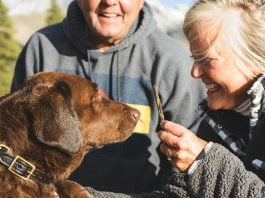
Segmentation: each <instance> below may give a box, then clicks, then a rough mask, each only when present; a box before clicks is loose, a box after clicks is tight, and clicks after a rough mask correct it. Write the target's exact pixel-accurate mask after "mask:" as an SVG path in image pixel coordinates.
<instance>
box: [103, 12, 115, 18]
mask: <svg viewBox="0 0 265 198" xmlns="http://www.w3.org/2000/svg"><path fill="white" fill-rule="evenodd" d="M103 15H104V16H105V17H117V16H118V15H117V14H114V13H104V14H103Z"/></svg>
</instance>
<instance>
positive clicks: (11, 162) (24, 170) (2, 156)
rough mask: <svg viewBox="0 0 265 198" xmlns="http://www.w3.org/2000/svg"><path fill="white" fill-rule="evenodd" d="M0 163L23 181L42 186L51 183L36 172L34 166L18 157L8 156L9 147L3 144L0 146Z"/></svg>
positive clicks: (43, 175) (49, 179)
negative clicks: (41, 184)
mask: <svg viewBox="0 0 265 198" xmlns="http://www.w3.org/2000/svg"><path fill="white" fill-rule="evenodd" d="M0 163H1V164H2V165H3V166H5V167H7V169H8V170H9V171H10V172H11V173H12V174H14V175H16V176H17V177H19V178H21V179H23V180H28V179H33V180H37V181H39V182H42V183H44V184H48V183H51V182H52V180H51V178H49V177H47V176H46V175H45V174H44V173H42V172H40V171H39V170H37V169H36V167H35V165H34V164H32V163H30V162H29V161H27V160H26V159H24V158H23V157H21V156H19V155H16V156H13V155H12V154H10V149H9V147H7V146H6V145H4V144H0Z"/></svg>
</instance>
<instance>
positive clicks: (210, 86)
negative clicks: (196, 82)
mask: <svg viewBox="0 0 265 198" xmlns="http://www.w3.org/2000/svg"><path fill="white" fill-rule="evenodd" d="M205 87H206V89H208V90H209V91H215V90H217V88H218V87H219V86H218V85H217V84H214V83H207V84H205Z"/></svg>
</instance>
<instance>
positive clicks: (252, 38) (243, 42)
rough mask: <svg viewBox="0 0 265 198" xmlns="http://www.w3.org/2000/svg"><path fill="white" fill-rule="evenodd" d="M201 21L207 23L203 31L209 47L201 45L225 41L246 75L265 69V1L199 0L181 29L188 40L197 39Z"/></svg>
mask: <svg viewBox="0 0 265 198" xmlns="http://www.w3.org/2000/svg"><path fill="white" fill-rule="evenodd" d="M201 24H203V25H204V26H203V27H207V29H205V32H204V33H205V35H206V36H208V38H211V39H209V40H208V42H209V43H207V44H208V46H209V48H208V49H202V50H204V52H207V50H209V49H210V48H211V47H213V46H214V45H215V44H216V43H217V41H221V42H224V43H226V45H227V46H229V47H230V48H231V49H232V51H233V52H234V55H235V61H236V64H237V66H238V67H239V69H240V70H241V71H242V72H244V73H245V74H246V75H247V76H248V77H249V78H254V77H256V75H257V74H264V73H265V1H263V0H198V1H196V2H195V4H194V5H193V6H192V7H191V8H190V9H189V10H188V12H187V13H186V16H185V19H184V24H183V30H184V33H185V35H186V37H187V38H188V40H189V41H192V40H193V39H196V37H197V36H198V34H197V33H198V32H197V30H196V28H198V27H199V26H200V25H201ZM201 31H202V30H201ZM214 32H215V33H216V34H215V37H214V38H213V37H212V36H213V34H212V33H214ZM206 38H207V37H206ZM204 54H205V53H204Z"/></svg>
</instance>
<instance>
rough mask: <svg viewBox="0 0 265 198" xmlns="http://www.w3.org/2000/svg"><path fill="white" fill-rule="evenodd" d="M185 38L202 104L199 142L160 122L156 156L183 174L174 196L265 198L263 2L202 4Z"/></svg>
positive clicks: (212, 0)
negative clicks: (201, 89) (164, 157)
mask: <svg viewBox="0 0 265 198" xmlns="http://www.w3.org/2000/svg"><path fill="white" fill-rule="evenodd" d="M183 29H184V33H185V35H186V37H187V39H188V41H189V44H190V51H191V55H192V58H193V59H194V64H193V68H192V71H191V75H192V76H193V77H194V78H198V79H201V80H202V82H203V83H204V84H205V87H206V89H207V95H208V97H207V101H206V102H205V103H202V104H200V106H199V107H200V109H201V110H202V119H203V120H202V122H201V128H200V130H199V131H200V132H199V133H198V134H197V136H195V135H194V133H192V132H191V131H189V130H188V129H186V128H184V127H182V126H181V125H178V124H175V123H172V122H169V121H165V122H162V123H161V127H162V130H161V131H160V133H159V137H160V139H161V140H162V142H163V144H162V145H161V147H160V148H161V151H162V152H163V153H164V154H166V155H167V156H168V158H169V159H170V160H171V164H172V165H173V166H175V167H177V168H178V170H179V171H180V173H178V174H176V175H174V176H173V177H172V179H171V182H170V183H171V185H169V186H168V190H166V191H168V193H172V194H171V195H173V196H174V195H175V196H176V197H265V184H264V181H265V3H264V1H261V0H260V1H259V0H253V1H251V0H199V1H197V2H195V4H194V5H193V6H192V7H191V8H190V9H189V11H188V12H187V14H186V16H185V20H184V25H183Z"/></svg>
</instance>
